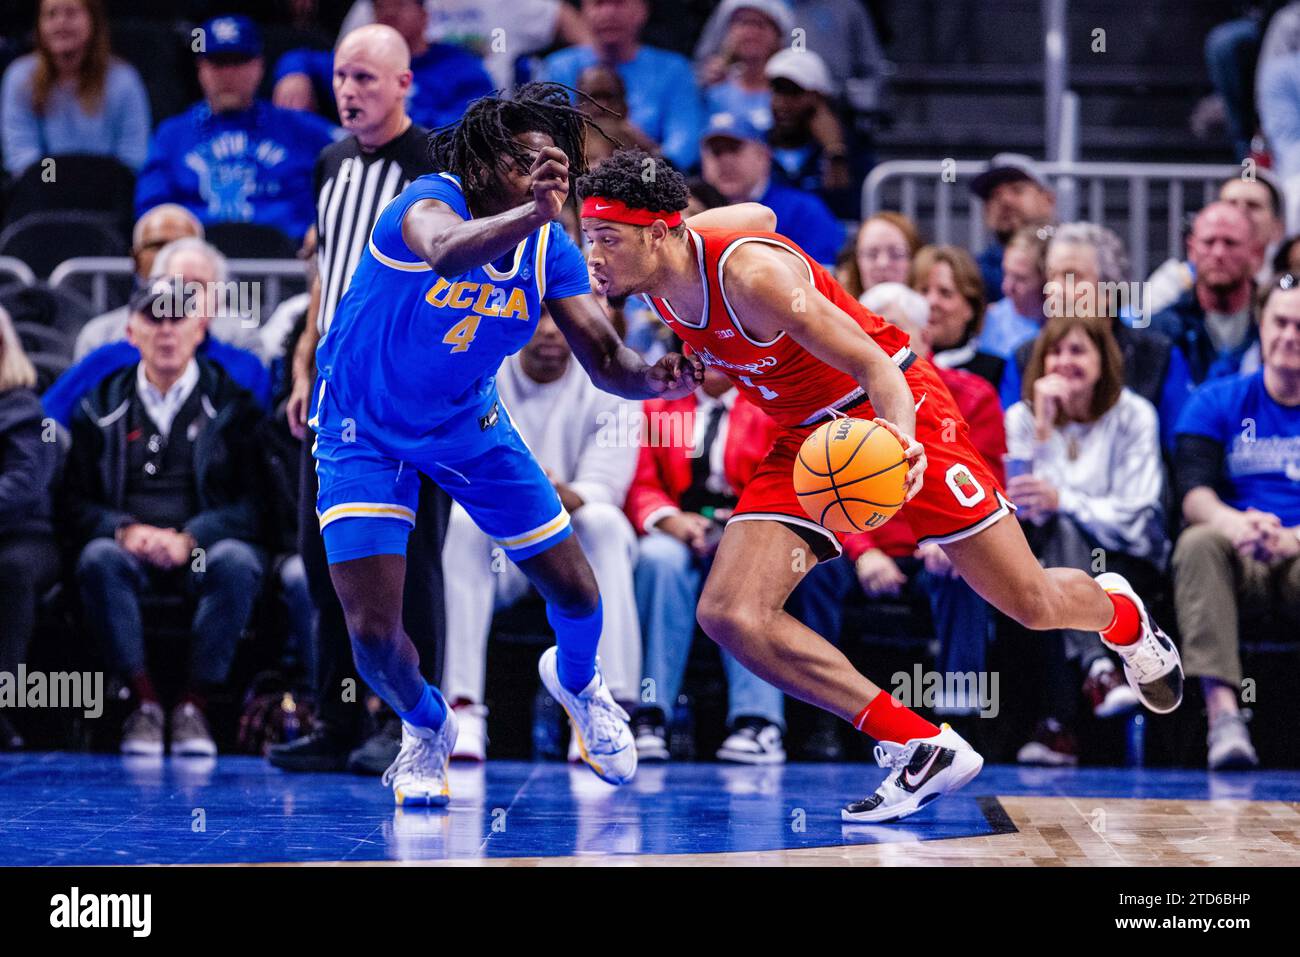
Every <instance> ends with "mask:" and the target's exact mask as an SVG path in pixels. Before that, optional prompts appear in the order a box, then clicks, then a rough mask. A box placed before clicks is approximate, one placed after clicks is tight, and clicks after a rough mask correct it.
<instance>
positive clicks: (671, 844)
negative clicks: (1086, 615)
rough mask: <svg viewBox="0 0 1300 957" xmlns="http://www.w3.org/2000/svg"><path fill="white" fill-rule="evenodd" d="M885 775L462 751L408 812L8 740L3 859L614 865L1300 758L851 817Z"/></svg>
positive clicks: (931, 837)
mask: <svg viewBox="0 0 1300 957" xmlns="http://www.w3.org/2000/svg"><path fill="white" fill-rule="evenodd" d="M883 775H884V771H883V770H880V769H878V768H875V767H873V766H870V765H865V764H851V765H850V764H843V765H817V764H791V765H786V766H784V767H774V768H754V767H741V766H735V765H721V764H679V765H668V766H664V765H660V766H653V765H643V766H642V767H641V768H640V770H639V771H638V773H637V777H636V780H635V781H634V782H633V783H632V784H631V785H628V786H626V787H624V788H614V787H611V786H609V785H606V784H604V783H603V782H601V781H600V780H598V779H597V778H596V777H595V776H594V775H592V774H591V772H590V771H588V770H587V769H586V768H585V767H569V766H566V765H563V764H526V763H517V762H492V763H489V764H487V765H481V766H467V767H460V766H453V770H452V804H451V807H450V808H449V809H448V810H446V811H428V810H414V811H401V810H397V809H395V808H394V806H393V804H392V798H391V794H390V792H389V791H388V790H387V789H386V788H384V787H382V786H381V785H380V783H379V781H378V780H377V779H370V778H359V777H353V776H351V775H343V774H310V775H290V774H285V773H283V772H280V771H277V770H275V769H273V768H271V767H269V766H268V765H267V764H266V763H265V762H263V761H261V760H259V759H257V758H252V757H223V758H221V759H219V760H216V761H194V760H182V759H166V760H161V759H160V760H154V761H150V760H145V761H143V762H142V761H140V760H137V759H126V758H121V757H118V756H116V755H103V754H68V753H57V752H55V753H44V754H18V755H0V864H8V865H15V864H39V865H50V864H54V865H95V864H199V863H204V864H206V863H233V862H240V863H255V862H347V863H363V862H392V861H440V860H468V859H482V858H490V859H491V858H556V857H560V858H563V857H586V856H592V855H596V856H605V857H609V858H610V859H611V862H617V861H618V860H619V859H623V860H629V861H630V860H632V859H633V858H631V857H630V856H631V855H700V854H715V853H719V852H765V851H791V850H797V849H807V848H837V847H845V846H850V847H851V846H855V845H874V844H891V843H909V842H910V843H912V844H914V845H915V844H917V843H918V842H926V844H927V846H928V845H929V842H946V841H953V840H954V839H962V838H979V837H989V836H995V835H1013V834H1017V833H1019V832H1021V831H1022V829H1023V828H1024V826H1025V824H1026V823H1027V822H1029V820H1030V818H1035V820H1034V822H1033V823H1034V826H1035V827H1041V826H1042V824H1043V820H1042V815H1043V813H1044V810H1043V809H1044V808H1047V809H1048V811H1049V812H1050V813H1055V812H1054V811H1051V809H1052V808H1055V807H1058V806H1059V807H1060V808H1061V809H1062V811H1063V812H1064V811H1068V809H1069V808H1070V807H1075V808H1079V807H1083V806H1084V805H1087V804H1088V803H1089V802H1088V801H1087V800H1083V801H1082V802H1081V801H1080V800H1078V799H1093V801H1094V802H1097V801H1105V800H1109V799H1120V800H1119V802H1118V803H1119V804H1121V805H1124V806H1128V807H1132V806H1134V804H1133V802H1145V803H1139V804H1137V805H1136V806H1138V807H1141V808H1147V807H1150V808H1151V809H1153V810H1161V811H1162V813H1163V812H1167V811H1168V809H1169V808H1170V807H1171V806H1172V805H1171V802H1174V803H1177V802H1187V806H1202V805H1201V804H1200V802H1227V804H1219V805H1216V804H1214V803H1207V804H1204V805H1203V806H1204V807H1206V808H1209V809H1211V811H1212V810H1213V809H1214V808H1215V807H1220V808H1223V807H1228V806H1231V807H1232V808H1234V809H1236V810H1235V811H1234V813H1241V809H1242V808H1243V807H1244V808H1247V809H1248V810H1249V809H1250V808H1251V807H1258V808H1261V809H1264V810H1267V809H1269V808H1271V807H1273V806H1274V805H1273V804H1271V803H1270V802H1297V801H1300V772H1294V771H1265V772H1255V773H1249V774H1236V775H1209V774H1206V773H1205V772H1201V771H1190V770H1140V771H1132V770H1125V769H1085V770H1047V769H1021V768H1015V767H1005V766H1001V767H994V766H990V767H987V768H985V770H984V772H983V773H982V774H981V775H980V776H979V777H978V778H976V779H975V781H974V782H972V784H971V785H970V786H968V787H967V788H966V789H965V790H964V791H962V792H960V793H958V794H956V795H953V796H950V797H948V798H946V799H944V800H941V801H938V802H935V803H934V804H932V805H931V806H930V807H928V808H926V809H925V810H924V811H922V812H920V813H919V814H917V815H915V816H914V817H912V818H909V819H908V820H907V821H906V822H905V823H903V824H895V825H888V826H875V827H862V826H856V827H854V826H845V825H842V824H841V822H840V819H839V808H840V806H841V805H842V804H843V803H845V802H846V801H848V800H851V799H855V798H858V797H861V796H862V795H864V794H866V793H868V792H869V791H871V790H872V789H873V788H874V786H875V785H876V784H877V783H878V782H879V781H880V779H881V778H882V777H883ZM1022 799H1044V801H1045V802H1046V803H1043V802H1041V801H1040V802H1035V801H1029V802H1027V803H1026V802H1025V801H1023V800H1022ZM1180 806H1181V805H1180ZM1282 806H1283V807H1286V806H1288V805H1287V804H1285V803H1284V804H1283V805H1282ZM1008 807H1010V808H1011V809H1012V813H1011V814H1009V813H1008V811H1007V808H1008ZM1162 809H1163V810H1162ZM1294 809H1295V808H1294V807H1293V810H1294ZM1261 813H1263V811H1261ZM1270 813H1271V812H1270ZM1017 815H1019V816H1021V817H1022V818H1023V820H1022V821H1020V822H1019V823H1018V822H1017V821H1016V820H1015V817H1016V816H1017ZM1278 823H1281V822H1280V821H1279V822H1278ZM1288 826H1289V825H1288ZM1094 830H1095V828H1094ZM1288 833H1289V832H1288ZM1296 843H1297V844H1298V845H1300V840H1297V842H1296ZM1029 853H1032V852H1029Z"/></svg>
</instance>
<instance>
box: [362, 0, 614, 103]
mask: <svg viewBox="0 0 1300 957" xmlns="http://www.w3.org/2000/svg"><path fill="white" fill-rule="evenodd" d="M424 9H425V11H426V13H427V14H428V22H427V26H426V27H425V33H424V38H425V39H426V40H428V41H429V42H430V43H455V44H458V45H459V46H463V47H465V48H466V49H467V50H470V51H472V52H473V53H475V54H477V55H478V56H480V57H482V58H483V65H484V66H485V67H486V68H487V71H488V73H490V74H491V75H492V85H493V86H494V87H495V88H496V89H508V88H509V87H511V86H513V85H514V83H515V82H516V81H517V80H518V79H519V77H518V75H517V67H518V63H517V61H518V60H520V59H521V58H524V57H527V56H529V55H530V54H534V53H538V52H539V51H542V50H545V49H547V48H548V47H550V46H552V45H555V44H559V45H561V46H571V45H573V44H584V43H585V44H589V43H591V29H590V27H588V26H587V23H586V21H585V20H584V19H583V18H582V16H581V15H580V14H579V13H578V11H577V9H576V8H575V7H574V6H573V5H572V4H570V3H569V2H568V0H456V2H448V0H425V2H424ZM374 22H375V4H374V3H373V2H371V0H356V2H355V3H353V4H352V9H351V10H349V11H348V15H347V16H346V17H345V18H344V19H343V25H342V26H341V27H340V28H339V31H338V35H339V36H341V37H343V36H347V35H348V34H349V33H351V32H352V31H353V30H355V29H356V28H357V27H361V26H365V25H366V24H368V23H374ZM503 25H508V26H503ZM502 30H508V31H509V33H508V37H509V39H508V41H507V42H506V43H501V42H499V41H500V39H501V35H500V33H499V32H498V31H502Z"/></svg>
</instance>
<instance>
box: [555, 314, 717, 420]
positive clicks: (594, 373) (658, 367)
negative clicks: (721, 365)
mask: <svg viewBox="0 0 1300 957" xmlns="http://www.w3.org/2000/svg"><path fill="white" fill-rule="evenodd" d="M546 308H547V309H548V310H549V311H550V313H551V318H553V319H554V320H555V324H556V325H557V326H559V327H560V331H561V332H563V333H564V337H565V338H566V339H568V340H569V345H570V346H571V347H572V349H573V354H574V355H575V356H577V357H578V361H579V362H580V363H582V367H583V368H584V369H586V370H587V375H589V376H591V381H592V382H594V383H596V386H597V387H598V388H600V389H603V390H605V391H606V392H612V393H613V394H614V395H617V396H621V397H622V398H624V399H654V398H664V399H675V398H678V397H680V396H684V395H689V394H690V393H692V392H694V391H695V388H696V387H697V386H698V385H699V384H700V383H701V382H703V381H704V365H703V363H701V362H700V360H699V359H698V358H696V357H695V356H689V357H688V356H682V355H679V354H677V353H675V352H671V353H669V354H668V355H666V356H664V357H663V358H662V359H660V360H659V361H658V362H656V363H655V364H654V365H646V363H645V361H644V360H643V359H642V358H641V357H640V356H639V355H638V354H637V353H636V351H635V350H634V349H629V348H628V347H627V346H626V345H624V344H623V341H622V340H621V339H619V337H618V333H617V332H615V331H614V327H613V326H612V325H611V324H610V321H609V317H608V316H606V315H605V310H604V309H602V308H601V306H600V303H599V302H597V301H596V299H595V297H594V296H592V295H591V294H590V293H586V294H583V295H581V296H567V297H565V298H563V299H548V300H547V301H546Z"/></svg>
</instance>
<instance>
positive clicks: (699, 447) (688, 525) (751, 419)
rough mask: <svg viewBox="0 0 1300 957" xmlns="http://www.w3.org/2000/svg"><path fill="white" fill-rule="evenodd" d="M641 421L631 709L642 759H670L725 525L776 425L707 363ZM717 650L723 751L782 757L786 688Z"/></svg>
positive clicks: (725, 756)
mask: <svg viewBox="0 0 1300 957" xmlns="http://www.w3.org/2000/svg"><path fill="white" fill-rule="evenodd" d="M645 422H646V425H647V431H648V433H649V437H650V438H649V440H648V441H645V442H644V444H643V445H642V447H641V453H640V459H639V461H638V462H637V466H636V479H635V480H634V481H633V483H632V489H631V491H630V492H629V493H628V496H627V514H628V517H630V518H631V519H632V524H633V525H634V526H636V530H637V532H638V533H640V535H641V538H640V540H639V553H638V558H637V565H636V603H637V611H638V613H639V616H640V619H641V629H642V632H643V634H644V636H645V671H644V675H645V679H644V681H643V683H642V684H643V687H644V688H645V689H647V690H646V692H645V694H643V695H642V696H641V700H642V701H643V705H642V706H641V707H640V708H638V709H637V710H636V711H635V712H634V713H633V715H632V731H633V734H634V736H635V738H636V747H637V757H638V758H639V759H640V760H642V761H666V760H668V757H669V753H668V730H667V728H668V724H669V722H671V721H672V717H673V706H674V705H675V704H676V702H677V696H678V693H679V691H680V689H681V685H682V678H683V676H684V675H685V673H686V662H687V659H688V657H689V655H690V650H691V644H692V643H693V641H694V639H695V630H696V624H695V606H696V604H697V602H698V600H699V597H700V591H701V589H702V588H703V586H704V579H705V578H706V577H707V575H708V571H709V568H710V566H711V565H712V562H713V556H714V553H715V552H716V550H717V547H718V541H719V539H720V538H721V537H722V527H723V525H725V524H726V520H727V518H728V517H729V516H730V514H731V510H732V509H733V508H735V506H736V502H737V501H738V500H739V497H740V493H741V492H742V491H743V490H744V487H745V484H746V483H747V482H748V481H749V479H750V477H751V476H753V474H754V471H755V469H757V468H758V465H759V463H760V462H761V461H762V459H763V456H764V455H766V454H767V451H768V449H769V448H770V447H771V445H772V442H773V440H774V439H775V437H776V431H775V428H776V427H775V425H774V424H773V423H772V421H771V420H770V419H769V418H768V417H767V416H766V415H765V414H764V413H763V412H762V411H761V410H760V409H759V408H758V407H757V406H755V405H754V404H753V403H751V402H749V401H748V400H747V399H745V398H744V397H742V396H741V395H740V394H739V393H738V392H736V390H735V389H734V388H732V385H731V381H730V380H729V379H728V378H727V377H726V376H725V375H723V374H722V373H720V372H719V371H717V370H716V369H714V368H711V367H710V368H706V370H705V374H704V382H703V384H702V385H700V387H699V388H697V389H696V390H695V393H694V394H693V395H689V396H686V397H684V398H680V399H667V400H665V399H652V400H650V401H648V402H647V403H646V404H645ZM674 429H676V430H677V431H676V432H673V430H674ZM673 435H680V439H679V440H673V438H672V436H673ZM656 437H657V441H656V440H655V439H656ZM719 653H720V654H721V655H722V664H723V668H724V671H725V672H726V676H727V688H728V704H727V723H728V731H729V733H728V735H727V738H726V740H725V741H724V742H723V745H722V748H721V750H719V752H718V757H719V758H720V759H721V760H724V761H728V760H729V761H738V762H742V763H747V764H776V763H780V762H782V761H784V760H785V745H784V741H783V728H784V725H785V699H784V698H783V697H782V694H781V692H780V691H779V690H777V689H776V688H774V687H773V686H772V685H770V684H768V683H767V682H765V681H763V680H761V679H760V678H758V677H756V676H755V675H753V674H751V673H750V672H749V671H748V670H746V668H745V667H744V666H743V665H742V664H740V662H738V661H736V659H735V658H733V657H732V656H731V655H730V654H728V653H727V652H726V651H724V650H721V649H719ZM647 696H649V699H648V700H647Z"/></svg>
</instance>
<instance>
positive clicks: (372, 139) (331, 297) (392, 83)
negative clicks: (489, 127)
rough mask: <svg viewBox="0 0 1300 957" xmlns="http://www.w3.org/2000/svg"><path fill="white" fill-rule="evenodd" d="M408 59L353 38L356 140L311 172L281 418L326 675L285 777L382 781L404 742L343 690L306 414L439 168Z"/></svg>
mask: <svg viewBox="0 0 1300 957" xmlns="http://www.w3.org/2000/svg"><path fill="white" fill-rule="evenodd" d="M407 56H408V55H407V50H406V44H405V41H403V40H402V38H401V36H400V35H399V34H398V33H397V32H396V31H395V30H393V29H392V28H391V27H387V26H384V25H383V24H368V25H365V26H361V27H358V28H357V29H355V30H353V31H352V32H351V33H349V34H348V38H347V43H346V47H340V49H339V53H338V55H337V58H336V64H335V74H336V76H337V78H338V81H337V83H336V84H335V86H334V90H333V92H334V99H335V103H336V105H337V107H338V112H339V115H340V117H341V118H342V122H343V127H344V129H346V130H347V131H348V133H349V134H351V135H349V136H347V137H345V138H344V139H341V140H339V141H338V142H336V143H332V144H330V145H329V146H328V147H326V148H325V149H324V150H323V151H322V152H321V154H320V156H318V157H317V159H316V166H315V169H314V171H313V174H312V180H313V187H312V194H313V195H314V196H315V197H316V227H315V230H314V231H315V233H316V237H317V243H316V269H314V270H313V271H312V272H313V275H312V278H311V279H310V280H309V287H308V288H309V289H310V299H309V300H308V304H307V318H308V321H307V323H306V325H305V327H304V329H303V332H302V334H301V335H300V336H299V337H298V339H297V342H296V344H295V346H294V350H293V357H292V360H291V362H290V365H291V370H290V371H291V377H292V383H291V389H290V395H289V398H288V400H287V401H286V403H285V419H286V421H287V423H288V426H289V430H290V432H291V433H292V434H293V436H294V437H295V438H296V439H298V440H299V443H300V445H299V449H298V454H299V456H300V458H299V470H298V471H299V476H300V481H301V487H300V489H299V492H298V508H299V510H298V515H297V533H298V553H299V554H300V555H301V556H302V560H303V566H304V569H305V572H306V577H307V583H308V586H309V587H310V589H311V594H312V598H313V601H314V604H315V606H316V610H317V628H316V637H317V643H316V644H317V648H316V657H317V660H318V665H319V667H318V671H317V681H316V689H317V691H316V701H317V708H316V714H315V721H314V726H313V727H312V729H311V730H310V731H309V732H308V733H307V734H304V735H300V736H299V737H297V738H295V739H294V740H293V741H289V742H286V743H284V744H281V745H277V746H275V747H273V748H271V749H270V751H269V752H268V754H267V758H268V760H269V761H270V762H271V764H273V765H274V766H275V767H278V768H281V769H282V770H285V771H301V772H309V771H343V770H350V771H352V772H354V773H358V774H381V773H382V772H383V771H384V769H386V768H387V767H388V766H389V765H390V764H392V762H393V760H394V759H395V758H396V756H397V752H398V749H399V747H400V742H401V733H402V732H401V721H400V720H399V719H398V718H397V716H396V715H394V714H392V713H391V711H389V710H388V709H387V707H386V706H382V705H379V706H377V707H378V710H376V711H371V710H370V709H369V706H368V704H367V700H366V696H365V695H355V696H345V695H341V694H339V693H338V690H337V689H339V688H341V687H360V686H361V684H362V683H361V678H360V676H359V675H358V674H357V671H356V663H355V660H354V657H353V654H352V643H351V641H350V639H349V638H348V630H347V623H346V622H345V620H344V617H343V607H342V605H341V604H340V603H339V599H338V595H337V593H336V592H335V590H334V583H333V581H332V579H331V577H330V571H329V563H328V562H327V561H326V558H325V545H324V542H323V541H322V539H321V532H320V521H319V517H318V516H317V514H316V497H317V494H316V493H317V488H316V469H315V461H314V460H313V459H312V456H311V450H312V446H313V444H314V442H315V436H314V434H313V433H312V431H311V430H310V428H309V427H308V425H307V416H308V406H309V405H310V402H311V397H312V392H313V388H312V387H313V385H314V384H315V382H316V347H317V345H318V344H319V343H320V340H321V337H322V336H324V335H325V334H326V333H327V332H328V331H329V328H330V324H331V323H332V322H333V321H334V314H335V312H336V310H337V309H338V305H339V302H340V301H341V299H342V298H343V295H344V293H345V292H346V291H347V288H348V284H349V283H350V282H351V281H352V273H353V271H354V270H355V269H356V266H357V262H358V261H359V259H360V255H361V250H362V249H363V248H364V247H365V244H366V243H367V242H368V241H369V239H370V232H371V230H372V229H373V228H374V224H375V220H376V219H377V218H378V216H379V213H380V212H381V211H382V210H383V209H384V207H385V206H387V205H388V203H389V202H391V201H392V200H393V199H394V198H395V197H396V196H397V195H398V194H400V193H401V191H402V190H403V189H405V188H406V187H407V186H408V185H410V183H411V182H412V181H413V180H415V179H416V178H417V177H420V176H424V175H427V174H429V173H433V172H435V170H434V169H433V165H432V159H431V158H430V156H429V148H428V136H429V130H427V129H426V128H425V127H423V126H420V125H419V124H418V123H414V122H412V121H411V117H410V116H409V115H408V114H407V112H406V95H405V90H404V88H403V82H402V76H403V73H404V71H405V69H406V62H407ZM419 482H420V494H419V498H418V501H417V505H416V516H415V527H414V529H412V531H411V536H410V540H409V542H408V544H407V555H406V584H405V591H404V602H403V606H402V619H403V627H404V628H405V630H406V633H407V635H408V636H409V637H410V639H411V641H412V643H413V644H414V645H415V648H416V650H417V651H418V652H419V654H420V663H421V667H422V668H424V669H425V670H426V672H427V673H426V674H425V678H426V680H428V681H430V682H431V683H432V682H439V681H440V674H439V669H440V668H441V666H442V659H443V635H444V633H445V631H446V629H445V620H444V612H443V606H444V594H443V581H442V560H441V555H442V544H443V537H444V534H445V532H446V529H447V522H448V517H449V515H450V512H451V500H450V498H449V496H448V495H447V493H446V492H444V491H443V490H442V489H441V488H439V487H438V485H437V483H436V482H434V481H433V480H432V479H430V478H429V477H428V476H426V475H421V476H420V478H419ZM372 700H374V701H376V702H377V701H378V699H377V697H376V698H374V699H372ZM368 718H377V719H378V720H376V721H375V722H374V724H375V725H377V727H375V729H374V733H373V734H371V735H370V737H369V738H367V739H365V740H363V735H364V731H365V727H366V724H367V720H368Z"/></svg>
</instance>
